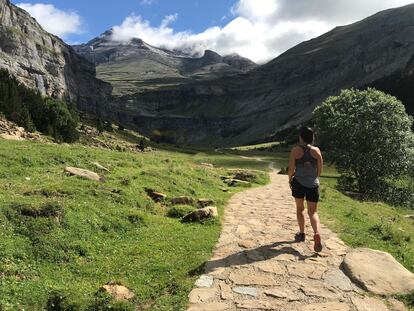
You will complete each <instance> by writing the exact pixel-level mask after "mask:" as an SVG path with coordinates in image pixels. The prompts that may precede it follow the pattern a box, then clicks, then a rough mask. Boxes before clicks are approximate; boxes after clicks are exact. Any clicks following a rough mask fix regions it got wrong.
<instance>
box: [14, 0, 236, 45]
mask: <svg viewBox="0 0 414 311" xmlns="http://www.w3.org/2000/svg"><path fill="white" fill-rule="evenodd" d="M12 2H14V3H15V4H16V3H22V2H23V3H30V4H36V3H43V4H52V5H54V6H55V7H56V8H58V9H60V10H63V11H75V12H76V13H78V14H79V15H80V16H81V20H82V27H81V28H82V29H81V30H82V33H80V34H76V33H75V34H68V35H65V36H64V39H65V40H67V41H69V42H82V43H84V42H87V41H89V40H90V39H92V38H94V37H96V36H98V35H99V34H101V33H102V32H104V31H105V30H107V29H109V28H111V27H112V26H114V25H118V24H121V23H122V21H123V20H124V19H125V18H126V17H127V16H129V15H131V14H132V13H135V14H136V15H141V16H142V18H143V19H145V20H148V21H150V22H151V24H153V25H159V24H160V23H161V21H162V20H163V18H164V17H165V16H167V15H171V14H177V15H178V18H177V20H176V21H175V22H174V29H176V30H177V31H185V30H191V31H193V32H202V31H204V30H205V29H207V28H209V27H211V26H216V25H219V26H222V25H224V24H225V20H222V18H223V16H230V15H231V13H230V10H231V7H232V6H233V5H234V4H235V3H236V0H208V1H206V0H196V1H193V0H174V1H171V0H155V1H149V2H151V3H146V2H145V1H140V0H118V1H97V0H71V1H67V0H43V1H39V0H23V1H16V0H13V1H12Z"/></svg>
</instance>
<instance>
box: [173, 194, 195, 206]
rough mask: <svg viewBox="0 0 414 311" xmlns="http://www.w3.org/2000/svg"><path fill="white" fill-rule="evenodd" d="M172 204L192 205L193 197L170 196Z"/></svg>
mask: <svg viewBox="0 0 414 311" xmlns="http://www.w3.org/2000/svg"><path fill="white" fill-rule="evenodd" d="M170 201H171V204H172V205H193V204H194V199H193V198H190V197H186V196H180V197H175V198H172V199H171V200H170Z"/></svg>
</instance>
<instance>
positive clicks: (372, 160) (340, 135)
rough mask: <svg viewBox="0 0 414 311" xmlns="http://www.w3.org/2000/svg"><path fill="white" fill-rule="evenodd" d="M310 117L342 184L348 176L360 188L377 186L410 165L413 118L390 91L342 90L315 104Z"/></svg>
mask: <svg viewBox="0 0 414 311" xmlns="http://www.w3.org/2000/svg"><path fill="white" fill-rule="evenodd" d="M314 121H315V125H316V130H317V133H318V136H319V140H320V142H321V147H322V148H323V149H325V150H326V153H327V155H328V157H329V158H330V160H331V161H332V162H334V163H335V165H336V167H337V169H338V171H339V172H340V173H341V175H342V178H343V179H342V181H343V185H348V186H349V185H352V184H353V182H352V179H353V180H355V182H356V188H357V190H359V191H360V192H361V193H367V194H369V193H373V192H378V191H379V189H381V191H383V188H384V186H385V185H386V183H387V180H390V179H395V178H399V177H400V176H402V175H404V174H405V173H406V172H409V171H410V168H412V167H413V163H412V161H413V155H414V135H413V133H412V131H411V125H412V123H413V120H412V117H410V116H409V115H408V114H407V113H406V112H405V108H404V106H403V104H402V103H401V102H400V101H398V100H397V99H396V98H395V97H392V96H390V95H387V94H384V93H382V92H380V91H377V90H375V89H367V90H364V91H360V90H354V89H351V90H343V91H342V92H341V94H340V95H339V96H335V97H330V98H328V99H327V100H326V101H325V102H324V103H323V104H322V105H321V106H319V107H317V108H316V109H315V111H314ZM350 190H352V189H350Z"/></svg>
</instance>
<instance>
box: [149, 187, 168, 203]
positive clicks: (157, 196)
mask: <svg viewBox="0 0 414 311" xmlns="http://www.w3.org/2000/svg"><path fill="white" fill-rule="evenodd" d="M145 192H146V193H147V194H148V196H149V197H150V198H151V199H152V200H153V201H154V202H157V203H158V202H162V201H164V200H165V199H166V198H167V195H166V194H164V193H162V192H158V191H155V190H153V189H149V188H146V189H145Z"/></svg>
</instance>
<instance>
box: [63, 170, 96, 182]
mask: <svg viewBox="0 0 414 311" xmlns="http://www.w3.org/2000/svg"><path fill="white" fill-rule="evenodd" d="M65 172H66V173H69V174H70V175H73V176H78V177H81V178H86V179H89V180H95V181H101V180H102V179H101V177H100V176H99V175H98V174H96V173H94V172H92V171H88V170H85V169H82V168H77V167H65Z"/></svg>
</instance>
